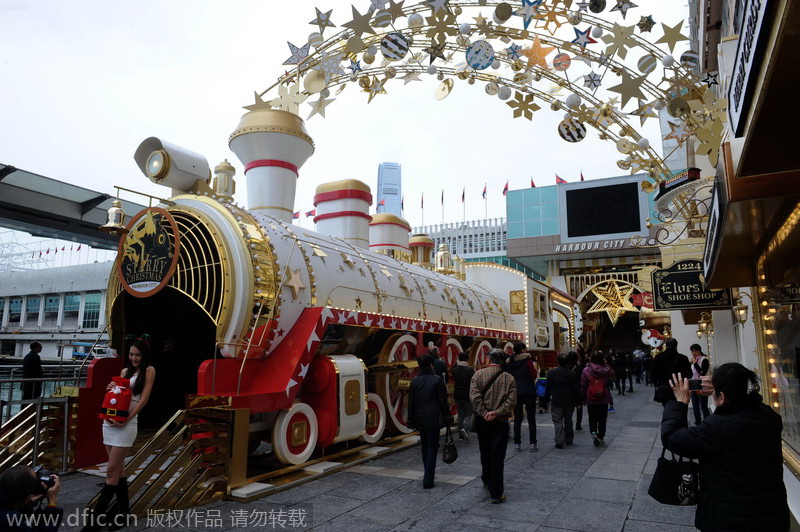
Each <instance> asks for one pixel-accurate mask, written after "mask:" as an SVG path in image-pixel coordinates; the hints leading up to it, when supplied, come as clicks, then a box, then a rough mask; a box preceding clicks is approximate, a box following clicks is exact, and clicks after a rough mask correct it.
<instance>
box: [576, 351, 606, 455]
mask: <svg viewBox="0 0 800 532" xmlns="http://www.w3.org/2000/svg"><path fill="white" fill-rule="evenodd" d="M613 378H614V370H613V369H611V367H610V366H609V365H608V363H607V362H606V359H605V357H603V353H602V351H595V352H594V354H592V358H591V361H590V362H589V363H588V364H587V365H586V368H585V369H584V370H583V375H582V376H581V397H582V398H583V400H584V401H585V402H586V410H587V411H588V413H589V431H590V432H591V433H592V443H594V446H595V447H600V446H601V445H604V444H605V441H604V438H605V437H606V421H607V420H608V405H609V404H611V391H610V390H609V389H608V383H609V381H611V379H613Z"/></svg>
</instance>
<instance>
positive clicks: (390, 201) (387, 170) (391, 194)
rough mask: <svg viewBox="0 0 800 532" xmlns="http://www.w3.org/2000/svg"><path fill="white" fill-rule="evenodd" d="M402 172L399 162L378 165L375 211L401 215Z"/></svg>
mask: <svg viewBox="0 0 800 532" xmlns="http://www.w3.org/2000/svg"><path fill="white" fill-rule="evenodd" d="M402 201H403V172H402V168H401V166H400V163H388V162H384V163H381V164H379V165H378V190H377V201H376V204H377V206H378V209H377V211H378V212H379V213H388V214H394V215H395V216H401V217H402V216H403V212H402V211H403V207H402Z"/></svg>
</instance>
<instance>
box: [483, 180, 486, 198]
mask: <svg viewBox="0 0 800 532" xmlns="http://www.w3.org/2000/svg"><path fill="white" fill-rule="evenodd" d="M483 199H486V183H484V184H483Z"/></svg>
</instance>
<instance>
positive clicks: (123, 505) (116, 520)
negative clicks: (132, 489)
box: [108, 477, 131, 532]
mask: <svg viewBox="0 0 800 532" xmlns="http://www.w3.org/2000/svg"><path fill="white" fill-rule="evenodd" d="M116 491H117V512H116V513H115V514H114V516H113V517H109V521H108V530H109V531H110V532H115V531H116V530H120V529H121V528H125V527H126V526H127V525H128V515H130V513H131V508H130V502H129V500H128V479H127V477H120V479H119V484H117V490H116Z"/></svg>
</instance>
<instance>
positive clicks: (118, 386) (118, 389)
mask: <svg viewBox="0 0 800 532" xmlns="http://www.w3.org/2000/svg"><path fill="white" fill-rule="evenodd" d="M111 380H112V382H113V383H114V384H115V386H114V387H113V388H111V389H110V390H108V391H107V392H106V396H105V397H104V398H103V406H102V408H100V419H108V420H113V421H118V422H120V423H122V422H123V421H125V420H126V419H128V413H129V412H128V410H129V409H130V407H131V396H132V395H133V394H132V393H131V389H130V388H129V386H130V383H131V381H130V379H124V378H122V377H113V378H112V379H111Z"/></svg>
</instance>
